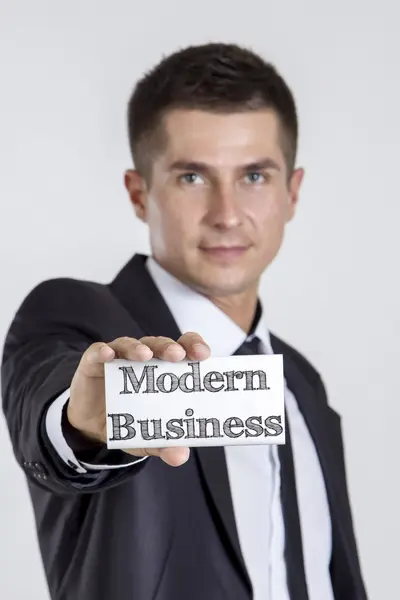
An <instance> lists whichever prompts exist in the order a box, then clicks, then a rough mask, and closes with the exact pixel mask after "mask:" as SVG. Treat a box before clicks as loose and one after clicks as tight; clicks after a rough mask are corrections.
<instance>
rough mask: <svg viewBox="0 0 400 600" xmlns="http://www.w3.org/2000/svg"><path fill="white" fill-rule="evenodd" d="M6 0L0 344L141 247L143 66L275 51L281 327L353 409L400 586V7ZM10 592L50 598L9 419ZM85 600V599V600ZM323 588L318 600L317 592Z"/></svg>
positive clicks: (274, 320)
mask: <svg viewBox="0 0 400 600" xmlns="http://www.w3.org/2000/svg"><path fill="white" fill-rule="evenodd" d="M235 4H236V3H235V2H232V1H228V0H226V1H218V0H202V1H201V2H190V1H189V0H186V1H177V0H175V1H174V0H169V2H164V1H162V0H159V1H158V2H157V1H155V0H153V1H151V0H147V1H146V2H143V3H142V2H138V1H134V0H130V1H128V0H119V1H116V2H109V1H100V0H86V1H84V2H83V1H82V0H79V1H78V0H72V1H71V0H70V1H69V2H62V1H61V0H59V1H54V0H52V1H50V0H48V1H43V0H36V1H35V2H31V1H30V0H26V1H23V0H0V73H1V80H0V81H1V83H0V85H1V94H0V281H1V296H0V298H1V299H0V306H1V311H0V342H1V343H2V342H3V339H4V335H5V333H6V330H7V328H8V326H9V323H10V321H11V319H12V317H13V314H14V312H15V310H16V309H17V307H18V305H19V303H20V302H21V301H22V299H23V298H24V297H25V295H26V294H27V293H28V291H29V290H30V289H31V288H32V287H34V286H35V285H36V284H37V283H39V282H40V281H41V280H43V279H47V278H51V277H59V276H72V277H78V278H84V279H93V280H98V281H104V282H105V281H109V280H110V279H111V278H112V277H113V276H114V274H115V273H116V272H117V270H118V269H119V268H120V267H121V266H122V264H124V263H125V262H126V261H127V260H128V259H129V258H130V256H131V255H132V254H133V253H134V252H135V251H144V252H146V251H147V250H148V242H147V232H146V229H145V227H144V226H143V225H141V224H139V223H138V221H136V219H135V217H134V214H133V211H132V210H131V208H130V205H129V202H128V199H127V196H126V192H125V190H124V187H123V172H124V169H125V168H127V167H130V166H131V160H130V156H129V151H128V143H127V136H126V128H125V111H126V103H127V100H128V97H129V94H130V92H131V89H132V87H133V85H134V82H135V80H136V79H137V78H138V77H139V76H140V75H141V74H142V73H143V71H144V70H146V69H148V68H150V67H151V66H152V65H153V64H154V63H155V62H156V61H158V60H159V59H160V58H161V57H162V55H163V54H165V53H169V52H171V51H173V50H176V49H177V48H179V47H182V46H185V45H187V44H192V43H199V42H207V41H234V42H238V43H242V44H245V45H247V46H250V47H252V48H253V49H254V50H256V51H258V52H260V53H261V54H262V55H263V56H264V57H265V58H267V59H268V60H270V61H271V62H273V63H274V64H275V65H276V66H277V67H278V69H279V70H280V72H281V73H282V74H283V76H284V77H285V78H286V80H287V81H288V83H289V85H290V87H291V88H292V90H293V92H294V95H295V98H296V101H297V106H298V111H299V119H300V147H299V155H298V166H303V167H304V168H305V170H306V176H305V180H304V183H303V188H302V193H301V198H300V205H299V211H298V214H297V217H296V219H295V220H294V221H293V222H292V223H291V224H290V225H289V227H288V229H287V235H286V239H285V242H284V246H283V248H282V250H281V252H280V254H279V257H278V258H277V260H276V261H275V262H274V263H273V265H272V266H271V268H270V269H269V270H268V271H267V274H266V276H265V278H264V281H263V288H262V295H263V298H264V300H265V302H266V307H267V313H268V319H269V322H270V328H271V329H272V330H273V331H274V332H276V333H278V334H279V335H280V336H281V337H283V338H284V339H286V340H287V341H289V342H290V343H292V344H294V345H295V346H296V347H297V348H298V349H299V350H301V351H302V352H304V353H305V355H306V356H307V357H308V358H309V359H310V360H311V361H312V362H313V363H314V364H315V365H316V366H317V368H318V369H319V370H320V371H321V373H322V375H323V377H324V380H325V383H326V385H327V388H328V392H329V397H330V402H331V405H332V406H333V407H334V408H335V409H336V410H338V411H339V412H340V413H341V414H342V418H343V424H344V434H345V442H346V446H345V448H346V458H347V467H348V477H349V489H350V497H351V502H352V506H353V513H354V520H355V527H356V533H357V537H358V543H359V549H360V555H361V562H362V567H363V572H364V575H365V580H366V583H367V587H368V591H369V595H370V598H372V599H373V600H382V599H383V598H385V599H392V598H393V599H395V598H398V592H397V591H396V589H397V585H398V557H399V547H398V539H399V536H400V528H399V517H398V512H399V508H398V507H399V506H400V493H399V486H398V456H399V451H398V443H399V442H398V436H397V430H398V427H397V425H398V421H399V418H400V410H399V400H400V396H399V381H398V373H399V358H400V353H399V337H400V318H399V305H400V302H399V300H400V293H399V258H400V243H399V233H398V231H399V229H398V227H399V219H400V208H399V206H400V194H399V183H398V178H399V167H398V161H399V156H400V142H399V138H400V116H399V114H400V112H399V111H400V109H399V107H400V80H399V73H400V36H399V33H398V22H399V17H400V8H399V5H398V3H397V1H396V0H392V1H391V0H381V2H379V3H376V2H371V1H366V0H364V1H362V0H347V1H344V0H336V1H335V2H334V3H328V2H323V1H321V0H303V1H302V2H296V1H295V0H292V1H290V0H280V1H279V2H277V1H275V2H272V1H269V0H246V2H238V3H237V4H236V5H235ZM0 481H1V484H0V597H1V598H4V599H5V600H23V599H25V598H27V597H29V598H35V600H36V599H37V600H46V599H47V598H48V592H47V587H46V583H45V579H44V575H43V569H42V564H41V560H40V554H39V549H38V544H37V541H36V534H35V529H34V523H33V513H32V509H31V505H30V500H29V496H28V493H27V488H26V484H25V480H24V476H23V474H22V471H21V470H20V469H19V467H18V466H17V464H16V462H15V459H14V456H13V454H12V449H11V445H10V442H9V438H8V432H7V429H6V426H5V423H4V419H3V418H0ZM79 600H81V599H79ZM321 600H323V599H321Z"/></svg>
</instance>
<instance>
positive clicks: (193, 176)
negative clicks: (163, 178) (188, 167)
mask: <svg viewBox="0 0 400 600" xmlns="http://www.w3.org/2000/svg"><path fill="white" fill-rule="evenodd" d="M179 181H180V182H182V183H191V184H196V183H201V182H202V179H201V177H200V175H198V173H184V174H183V175H180V176H179Z"/></svg>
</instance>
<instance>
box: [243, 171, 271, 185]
mask: <svg viewBox="0 0 400 600" xmlns="http://www.w3.org/2000/svg"><path fill="white" fill-rule="evenodd" d="M246 179H247V181H248V182H249V183H264V182H265V181H267V177H266V176H265V175H264V174H263V173H258V172H257V171H255V172H254V173H247V175H246Z"/></svg>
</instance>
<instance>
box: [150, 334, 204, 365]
mask: <svg viewBox="0 0 400 600" xmlns="http://www.w3.org/2000/svg"><path fill="white" fill-rule="evenodd" d="M140 341H141V342H142V343H143V344H145V345H146V346H148V347H149V348H150V349H151V350H152V352H153V354H154V357H155V358H160V359H162V360H166V361H170V362H176V361H179V360H183V359H184V358H185V357H187V358H189V359H190V360H192V359H199V360H204V359H205V358H208V357H209V355H210V348H209V346H208V345H207V344H206V343H205V341H204V340H203V338H202V337H201V336H200V335H199V334H197V333H192V332H188V333H185V334H184V335H182V336H181V337H180V338H179V339H178V340H177V341H176V342H175V341H174V340H173V339H171V338H167V337H161V336H159V337H150V336H146V337H143V338H140Z"/></svg>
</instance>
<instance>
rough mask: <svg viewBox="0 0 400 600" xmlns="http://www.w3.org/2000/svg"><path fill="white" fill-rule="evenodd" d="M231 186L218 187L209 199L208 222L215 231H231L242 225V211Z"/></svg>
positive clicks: (235, 192)
mask: <svg viewBox="0 0 400 600" xmlns="http://www.w3.org/2000/svg"><path fill="white" fill-rule="evenodd" d="M237 196H238V194H237V191H236V190H235V188H234V186H233V185H229V184H225V185H218V186H216V187H215V188H214V189H213V192H212V194H211V197H210V205H209V211H208V221H209V224H210V225H211V226H212V227H215V228H217V229H233V228H235V227H238V226H239V225H240V224H241V223H242V218H243V216H242V211H241V207H240V203H239V199H238V197H237Z"/></svg>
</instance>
